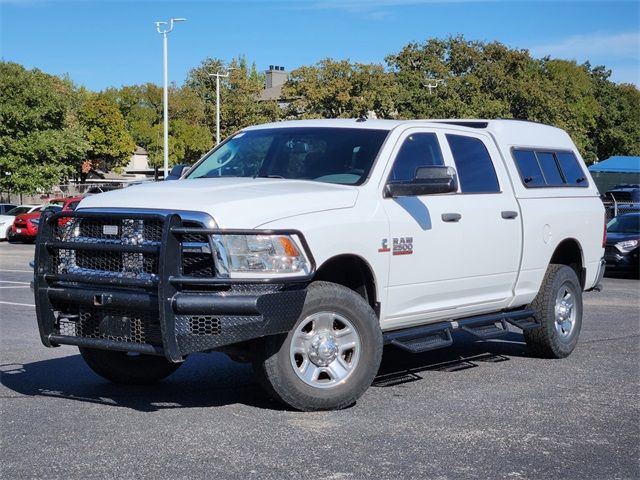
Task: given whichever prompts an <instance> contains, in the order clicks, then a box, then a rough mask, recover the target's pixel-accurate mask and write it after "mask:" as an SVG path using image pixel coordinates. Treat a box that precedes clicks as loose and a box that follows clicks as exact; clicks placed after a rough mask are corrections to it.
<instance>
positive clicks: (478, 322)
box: [384, 309, 538, 353]
mask: <svg viewBox="0 0 640 480" xmlns="http://www.w3.org/2000/svg"><path fill="white" fill-rule="evenodd" d="M533 315H534V311H533V310H529V309H524V310H514V311H510V312H500V313H494V314H489V315H478V316H475V317H468V318H462V319H459V320H455V321H450V322H438V323H433V324H430V325H422V326H419V327H411V328H407V329H404V330H394V331H392V332H387V333H385V334H384V344H385V345H394V346H396V347H398V348H401V349H403V350H406V351H407V352H410V353H422V352H428V351H429V350H435V349H437V348H444V347H448V346H450V345H452V344H453V337H452V335H451V334H452V332H453V330H463V331H465V332H467V333H470V334H471V335H473V336H475V337H476V338H479V339H481V340H488V339H491V338H496V337H499V336H501V335H504V334H505V333H507V332H508V331H509V330H508V328H507V323H510V324H511V325H513V326H515V327H517V328H520V329H522V330H527V329H530V328H534V327H536V326H537V325H538V324H537V323H536V322H535V320H534V319H533V318H532V317H533Z"/></svg>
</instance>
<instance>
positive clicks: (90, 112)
mask: <svg viewBox="0 0 640 480" xmlns="http://www.w3.org/2000/svg"><path fill="white" fill-rule="evenodd" d="M79 118H80V124H81V125H82V127H83V128H84V130H85V135H86V138H87V141H88V142H89V150H88V151H87V160H90V161H91V162H92V165H93V166H94V168H95V167H99V168H100V169H102V170H103V171H110V170H112V169H114V168H117V167H123V166H125V165H126V164H127V163H128V162H129V159H130V158H131V155H132V154H133V152H134V150H135V145H134V143H133V139H132V138H131V135H130V134H129V132H128V131H127V128H126V125H125V121H124V118H123V116H122V113H120V110H119V108H118V106H117V105H116V103H115V102H113V101H110V100H109V99H108V97H104V96H101V95H91V96H90V97H89V99H88V100H87V101H86V102H85V103H84V105H83V106H82V108H81V110H80V115H79Z"/></svg>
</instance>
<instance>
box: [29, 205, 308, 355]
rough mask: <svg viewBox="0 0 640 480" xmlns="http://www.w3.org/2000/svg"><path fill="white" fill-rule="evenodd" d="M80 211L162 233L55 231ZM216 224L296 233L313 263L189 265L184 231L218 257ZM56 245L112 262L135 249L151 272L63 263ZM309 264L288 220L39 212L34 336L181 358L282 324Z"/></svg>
mask: <svg viewBox="0 0 640 480" xmlns="http://www.w3.org/2000/svg"><path fill="white" fill-rule="evenodd" d="M83 220H86V221H87V222H94V224H97V225H101V222H104V223H105V224H107V225H109V226H110V228H117V226H118V225H120V226H122V225H125V223H124V222H139V224H140V225H143V224H144V225H146V224H147V223H152V222H155V224H156V225H158V224H160V225H161V238H160V239H156V240H157V241H155V242H151V241H144V239H141V240H140V241H138V242H137V243H141V244H136V241H135V239H134V240H131V239H129V241H128V242H125V239H124V237H122V238H120V237H119V238H114V239H110V240H109V239H107V240H105V239H104V238H94V239H91V240H92V241H86V239H85V241H74V237H73V235H71V236H70V235H69V232H66V233H65V236H66V237H67V238H60V232H61V231H63V232H64V231H65V228H66V227H65V225H73V226H74V228H75V227H76V226H78V225H83V224H82V222H83ZM69 222H75V223H73V224H69ZM185 223H186V222H185ZM191 223H193V222H191ZM111 226H113V227H111ZM77 228H80V227H79V226H78V227H77ZM121 229H122V231H124V227H121ZM158 232H159V230H158ZM214 234H216V235H225V234H265V235H267V234H283V235H295V236H297V237H298V238H299V239H300V241H301V242H302V247H303V248H304V249H305V251H306V252H305V253H306V255H307V257H308V259H309V261H310V262H311V272H310V273H309V274H308V275H305V276H299V277H295V278H292V277H288V278H282V279H261V280H251V279H229V278H220V277H218V276H216V275H217V274H216V273H215V269H214V274H213V275H208V276H190V275H185V274H184V272H183V243H182V239H183V237H186V236H191V237H193V236H194V235H198V236H201V238H206V239H207V243H208V245H209V252H210V254H211V255H212V256H213V257H214V258H215V254H216V251H215V248H214V244H213V242H212V241H211V235H214ZM62 254H64V255H66V256H68V257H69V258H74V260H77V259H78V258H89V259H90V260H91V259H93V257H92V256H95V259H98V260H97V261H96V262H97V263H99V262H100V258H103V259H104V258H109V259H110V260H111V261H112V265H113V264H114V263H113V262H115V264H116V265H117V266H118V268H120V265H124V264H125V263H124V259H125V258H127V256H129V258H130V257H132V256H133V258H140V259H143V261H144V262H146V263H145V266H146V267H145V268H147V267H148V268H151V267H149V265H152V268H153V272H152V273H151V274H148V275H146V276H144V275H138V274H137V273H135V272H127V271H125V269H123V270H122V272H121V273H118V272H113V271H112V272H104V271H100V270H96V271H91V272H89V273H87V271H86V269H85V271H80V272H77V271H75V272H74V271H71V272H69V271H65V268H61V261H60V258H61V255H62ZM105 256H106V257H105ZM136 256H137V257H136ZM214 261H215V260H212V263H213V262H214ZM96 262H94V263H96ZM102 262H103V264H104V262H105V260H102ZM118 262H120V263H118ZM154 262H157V263H154ZM67 270H68V269H67ZM76 270H78V267H77V266H76ZM80 270H81V269H80ZM156 270H157V271H156ZM314 271H315V263H314V261H313V257H312V256H311V253H310V251H309V248H308V245H307V244H306V241H305V239H304V237H303V236H302V234H301V233H300V232H298V231H294V230H250V231H247V230H221V229H208V228H202V227H189V226H184V224H183V220H182V219H181V217H180V215H179V214H170V215H163V214H154V213H135V212H127V213H121V212H117V213H116V212H106V211H105V212H95V211H92V212H83V211H81V210H80V211H76V212H62V213H53V212H45V213H44V214H43V215H42V217H41V220H40V225H39V232H38V239H37V244H36V253H35V274H34V275H35V278H34V293H35V303H36V313H37V319H38V328H39V331H40V337H41V340H42V343H43V344H44V345H46V346H47V347H55V346H58V345H77V346H80V347H88V348H98V349H107V350H120V351H128V352H138V353H143V354H153V355H163V356H165V357H166V358H167V359H169V360H170V361H173V362H180V361H182V360H183V359H184V357H185V356H186V355H187V354H189V353H194V352H199V351H210V350H214V349H216V348H219V347H222V346H225V345H231V344H235V343H239V342H242V341H246V340H251V339H254V338H259V337H263V336H267V335H274V334H279V333H285V332H288V331H289V330H290V329H291V328H292V326H293V325H294V324H295V322H296V321H297V319H298V317H299V315H300V312H301V311H302V307H303V304H304V300H305V290H304V287H305V286H306V284H307V283H309V281H310V280H311V278H312V277H313V274H314Z"/></svg>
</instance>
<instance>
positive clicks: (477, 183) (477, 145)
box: [447, 134, 500, 193]
mask: <svg viewBox="0 0 640 480" xmlns="http://www.w3.org/2000/svg"><path fill="white" fill-rule="evenodd" d="M447 141H448V142H449V147H450V148H451V153H452V154H453V159H454V161H455V162H456V171H457V172H458V179H459V180H460V189H461V191H462V193H498V192H500V185H499V184H498V177H497V176H496V171H495V169H494V167H493V161H492V160H491V157H490V156H489V152H488V151H487V147H485V146H484V143H482V141H481V140H479V139H477V138H474V137H467V136H464V135H449V134H448V135H447Z"/></svg>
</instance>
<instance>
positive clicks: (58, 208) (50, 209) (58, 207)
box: [42, 203, 62, 212]
mask: <svg viewBox="0 0 640 480" xmlns="http://www.w3.org/2000/svg"><path fill="white" fill-rule="evenodd" d="M42 211H43V212H61V211H62V206H61V205H57V204H55V203H52V204H50V205H47V206H45V207H44V209H43V210H42Z"/></svg>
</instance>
